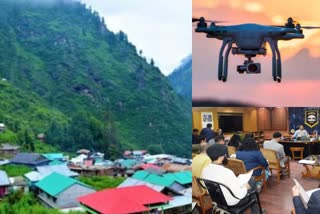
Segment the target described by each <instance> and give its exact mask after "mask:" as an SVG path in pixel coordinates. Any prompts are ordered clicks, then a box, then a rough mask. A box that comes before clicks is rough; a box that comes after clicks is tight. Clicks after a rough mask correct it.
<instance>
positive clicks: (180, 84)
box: [168, 55, 192, 102]
mask: <svg viewBox="0 0 320 214" xmlns="http://www.w3.org/2000/svg"><path fill="white" fill-rule="evenodd" d="M168 78H169V80H170V83H171V85H172V87H173V88H174V89H175V90H176V92H177V93H178V94H179V95H181V96H183V97H184V98H186V100H187V101H190V102H191V98H192V56H191V55H190V56H188V57H186V58H185V59H183V60H182V63H181V65H180V66H179V67H177V68H176V69H175V70H174V71H173V72H172V73H171V74H170V75H169V76H168Z"/></svg>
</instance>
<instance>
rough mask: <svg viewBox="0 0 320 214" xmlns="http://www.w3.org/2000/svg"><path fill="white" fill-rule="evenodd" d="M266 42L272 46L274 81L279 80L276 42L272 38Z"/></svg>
mask: <svg viewBox="0 0 320 214" xmlns="http://www.w3.org/2000/svg"><path fill="white" fill-rule="evenodd" d="M266 41H267V42H268V43H269V44H270V48H271V52H272V76H273V80H274V81H276V80H277V64H276V62H277V59H276V57H277V54H276V50H275V49H276V48H275V41H274V40H273V39H271V38H267V39H266Z"/></svg>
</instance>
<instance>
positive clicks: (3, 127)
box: [0, 123, 6, 132]
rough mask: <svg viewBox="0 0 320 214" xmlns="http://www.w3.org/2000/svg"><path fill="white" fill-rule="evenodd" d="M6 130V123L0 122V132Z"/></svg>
mask: <svg viewBox="0 0 320 214" xmlns="http://www.w3.org/2000/svg"><path fill="white" fill-rule="evenodd" d="M5 130H6V125H5V124H4V123H0V132H4V131H5Z"/></svg>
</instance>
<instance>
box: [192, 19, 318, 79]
mask: <svg viewBox="0 0 320 214" xmlns="http://www.w3.org/2000/svg"><path fill="white" fill-rule="evenodd" d="M208 21H209V22H211V24H210V26H209V27H208V26H207V25H208V24H207V22H206V20H205V18H203V17H201V18H192V22H198V23H197V27H196V29H195V32H198V33H205V34H207V38H216V39H219V40H222V46H221V49H220V53H219V67H218V79H219V80H222V81H223V82H225V81H227V76H228V57H229V54H230V51H231V52H232V54H233V55H235V54H237V55H244V56H245V57H246V58H247V59H246V60H244V63H243V65H238V66H237V71H238V72H239V73H240V74H243V73H244V72H246V73H247V74H258V73H261V65H260V63H254V62H253V60H252V58H253V57H256V56H257V55H263V56H265V55H266V54H267V49H266V43H269V45H270V47H271V52H272V76H273V80H274V81H278V82H279V83H280V82H281V76H282V74H281V56H280V51H279V48H278V41H279V40H291V39H303V38H304V35H303V31H302V28H304V29H319V28H320V27H317V26H301V25H300V24H299V23H297V22H296V21H294V20H293V19H292V18H291V17H290V18H288V21H287V23H286V24H285V25H284V26H279V25H259V24H240V25H232V26H220V25H216V23H219V21H210V20H208ZM233 44H235V46H233ZM223 54H224V56H223Z"/></svg>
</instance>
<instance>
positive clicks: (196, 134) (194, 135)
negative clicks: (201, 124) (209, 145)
mask: <svg viewBox="0 0 320 214" xmlns="http://www.w3.org/2000/svg"><path fill="white" fill-rule="evenodd" d="M198 137H199V130H198V129H193V130H192V144H197V143H198Z"/></svg>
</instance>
